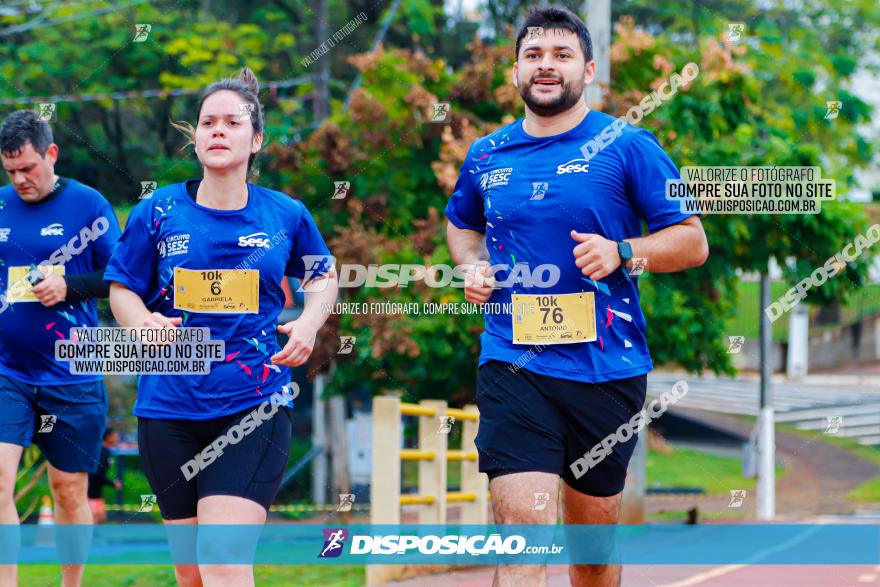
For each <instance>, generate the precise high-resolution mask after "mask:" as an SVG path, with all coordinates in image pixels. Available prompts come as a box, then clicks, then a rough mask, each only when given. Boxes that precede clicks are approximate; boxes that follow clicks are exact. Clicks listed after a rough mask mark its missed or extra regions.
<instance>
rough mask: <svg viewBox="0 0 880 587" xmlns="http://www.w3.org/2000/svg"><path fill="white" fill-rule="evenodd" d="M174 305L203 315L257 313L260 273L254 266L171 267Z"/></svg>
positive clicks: (179, 308)
mask: <svg viewBox="0 0 880 587" xmlns="http://www.w3.org/2000/svg"><path fill="white" fill-rule="evenodd" d="M174 307H175V309H178V310H186V311H187V312H195V313H203V314H258V313H259V312H260V272H259V271H257V270H256V269H211V270H204V271H198V270H192V269H184V268H183V267H175V268H174Z"/></svg>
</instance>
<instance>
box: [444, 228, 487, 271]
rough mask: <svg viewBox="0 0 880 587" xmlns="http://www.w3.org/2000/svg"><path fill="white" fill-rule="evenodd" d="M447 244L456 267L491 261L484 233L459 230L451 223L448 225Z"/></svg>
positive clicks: (464, 229)
mask: <svg viewBox="0 0 880 587" xmlns="http://www.w3.org/2000/svg"><path fill="white" fill-rule="evenodd" d="M446 242H447V243H448V245H449V253H450V255H452V262H453V263H455V264H456V265H473V264H475V263H478V262H479V261H487V260H488V259H489V251H488V250H487V249H486V235H485V234H484V233H482V232H477V231H476V230H468V229H466V228H458V227H457V226H455V225H454V224H452V223H451V222H449V223H447V224H446Z"/></svg>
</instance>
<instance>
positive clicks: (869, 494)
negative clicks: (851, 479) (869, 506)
mask: <svg viewBox="0 0 880 587" xmlns="http://www.w3.org/2000/svg"><path fill="white" fill-rule="evenodd" d="M847 497H848V498H850V499H851V500H853V501H858V502H861V503H880V477H874V478H873V479H871V480H870V481H865V482H864V483H862V484H861V485H858V486H857V487H855V488H854V489H853V490H852V491H850V492H849V493H848V494H847Z"/></svg>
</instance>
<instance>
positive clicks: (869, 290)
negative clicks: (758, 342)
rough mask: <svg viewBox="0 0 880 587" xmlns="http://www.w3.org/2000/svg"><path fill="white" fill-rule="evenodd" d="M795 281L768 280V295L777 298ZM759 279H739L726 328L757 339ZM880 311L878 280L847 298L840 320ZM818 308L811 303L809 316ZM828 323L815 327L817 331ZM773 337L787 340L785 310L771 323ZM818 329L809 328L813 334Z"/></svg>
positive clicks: (844, 320) (758, 328)
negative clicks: (781, 315) (732, 313)
mask: <svg viewBox="0 0 880 587" xmlns="http://www.w3.org/2000/svg"><path fill="white" fill-rule="evenodd" d="M793 285H794V284H792V283H788V282H782V281H774V282H773V283H771V284H770V298H771V300H776V299H778V298H780V297H781V296H783V295H784V294H785V292H786V291H788V290H789V289H790V288H791V287H792V286H793ZM760 304H761V302H760V283H759V282H757V281H740V282H739V285H738V286H737V304H736V314H735V315H734V316H733V317H732V318H730V320H729V321H728V325H727V329H726V330H725V332H731V333H736V334H738V335H741V336H745V337H746V338H751V339H756V338H758V335H759V330H760V325H759V319H760V316H761V309H760ZM878 311H880V284H868V285H865V286H864V287H862V288H861V289H860V290H859V291H858V292H856V293H855V294H854V295H852V296H851V297H850V299H849V300H848V302H847V303H846V304H844V306H843V307H842V308H841V320H842V322H843V323H849V322H851V321H852V320H853V319H855V318H856V317H857V316H861V315H865V314H871V313H874V312H878ZM818 312H819V308H818V307H810V316H811V317H813V316H815V315H816V314H817V313H818ZM834 326H836V325H829V326H827V327H822V328H820V329H818V332H821V331H822V330H824V329H826V328H833V327H834ZM772 329H773V340H774V341H775V342H783V341H787V340H788V314H786V315H785V316H784V317H783V318H782V319H780V320H777V321H776V322H774V323H773V326H772ZM816 332H817V329H812V332H811V333H812V334H815V333H816Z"/></svg>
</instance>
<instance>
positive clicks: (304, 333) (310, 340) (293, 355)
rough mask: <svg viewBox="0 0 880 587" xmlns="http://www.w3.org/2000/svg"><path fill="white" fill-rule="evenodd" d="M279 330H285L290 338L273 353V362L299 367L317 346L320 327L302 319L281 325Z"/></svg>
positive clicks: (274, 363)
mask: <svg viewBox="0 0 880 587" xmlns="http://www.w3.org/2000/svg"><path fill="white" fill-rule="evenodd" d="M278 332H283V333H284V334H286V335H287V336H289V337H290V338H289V339H288V340H287V344H285V345H284V348H283V349H281V351H279V352H278V353H276V354H274V355H272V364H273V365H284V366H286V367H299V366H300V365H303V364H305V362H306V361H308V360H309V357H310V356H311V355H312V350H313V349H314V348H315V337H316V336H317V334H318V329H317V328H315V327H314V326H312V325H311V324H310V323H309V322H306V321H303V320H302V319H300V320H293V321H292V322H288V323H287V324H282V325H280V326H279V327H278Z"/></svg>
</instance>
